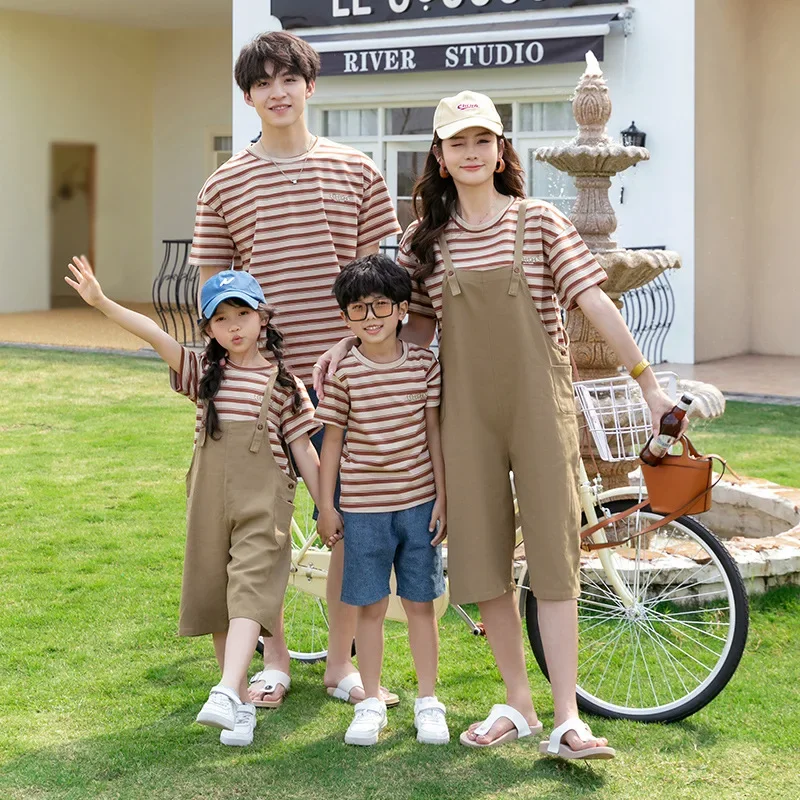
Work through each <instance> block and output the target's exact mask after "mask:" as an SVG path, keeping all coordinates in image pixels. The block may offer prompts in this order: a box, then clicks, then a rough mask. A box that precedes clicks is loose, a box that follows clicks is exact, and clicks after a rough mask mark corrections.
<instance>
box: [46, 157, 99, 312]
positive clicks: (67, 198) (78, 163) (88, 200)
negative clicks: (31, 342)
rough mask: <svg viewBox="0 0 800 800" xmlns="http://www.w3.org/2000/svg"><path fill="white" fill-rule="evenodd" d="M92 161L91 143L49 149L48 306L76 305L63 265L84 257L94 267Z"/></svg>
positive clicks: (76, 300) (74, 295) (79, 302)
mask: <svg viewBox="0 0 800 800" xmlns="http://www.w3.org/2000/svg"><path fill="white" fill-rule="evenodd" d="M95 159H96V147H95V145H93V144H53V145H52V146H51V149H50V307H51V308H63V307H65V306H72V305H80V304H81V299H80V298H79V297H78V296H77V295H76V294H75V292H74V291H73V290H72V289H71V288H70V287H69V286H67V284H66V283H65V282H64V276H65V275H66V274H67V264H68V263H69V262H70V261H71V260H72V256H74V255H76V254H85V255H87V256H88V257H89V260H90V261H91V262H92V264H93V265H94V231H95Z"/></svg>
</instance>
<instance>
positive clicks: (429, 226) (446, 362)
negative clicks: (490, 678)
mask: <svg viewBox="0 0 800 800" xmlns="http://www.w3.org/2000/svg"><path fill="white" fill-rule="evenodd" d="M524 198H525V192H524V183H523V175H522V168H521V166H520V162H519V158H518V156H517V154H516V153H515V152H514V149H513V147H512V145H511V143H510V142H509V141H508V139H506V138H505V136H503V124H502V121H501V119H500V116H499V114H498V113H497V110H496V109H495V107H494V104H493V103H492V101H491V100H490V99H489V98H488V97H486V96H485V95H482V94H477V93H474V92H461V93H460V94H458V95H456V96H455V97H448V98H445V99H443V100H442V101H441V102H440V103H439V105H438V107H437V109H436V114H435V116H434V137H433V143H432V145H431V150H430V153H429V155H428V159H427V162H426V164H425V168H424V171H423V174H422V176H421V177H420V179H419V181H418V182H417V185H416V186H415V187H414V192H413V200H414V207H415V209H416V213H417V216H418V219H417V221H416V222H414V223H412V224H411V225H410V226H409V227H408V229H407V230H406V232H405V234H404V236H403V239H402V242H401V245H400V252H399V255H398V261H399V263H400V264H402V265H403V266H405V267H406V268H407V269H408V270H409V271H410V272H411V273H412V276H413V278H414V280H415V288H416V291H415V293H414V295H413V297H412V301H411V304H410V306H409V312H410V313H409V319H408V322H407V324H406V325H405V327H404V330H403V334H402V338H405V339H407V340H409V341H413V342H416V343H417V344H420V345H423V346H427V345H428V344H429V343H430V341H431V339H432V338H433V335H434V333H435V331H436V329H437V327H438V331H439V335H440V359H441V363H442V391H443V399H442V410H441V417H442V444H443V449H444V460H445V476H446V481H445V483H446V492H447V499H448V511H449V519H448V541H449V545H448V574H449V580H450V595H451V600H452V601H453V602H456V603H468V602H475V603H478V605H479V607H480V611H481V619H482V621H483V622H484V624H485V626H486V632H487V636H488V638H489V643H490V645H491V647H492V651H493V653H494V656H495V660H496V661H497V666H498V668H499V671H500V674H501V676H502V678H503V681H504V682H505V686H506V696H507V702H506V703H505V704H501V705H496V706H494V708H493V709H492V710H491V712H490V713H489V715H488V716H487V718H486V719H485V720H483V721H482V722H478V723H475V724H473V725H471V726H470V728H469V729H468V730H467V731H464V732H463V733H462V734H461V743H462V744H464V745H467V746H470V747H490V746H494V745H498V744H502V743H503V742H506V741H509V740H513V739H522V738H525V737H529V736H532V735H533V734H536V733H539V732H540V731H541V730H542V725H541V723H539V721H538V718H537V715H536V711H535V710H534V707H533V703H532V700H531V694H530V687H529V684H528V675H527V671H526V668H525V658H524V652H523V646H522V630H521V625H520V618H519V613H518V610H517V606H516V603H515V599H514V591H513V589H514V582H513V578H512V559H513V549H514V539H515V535H514V528H515V525H514V509H513V500H512V494H511V486H510V482H509V475H508V473H509V469H510V470H512V471H513V473H514V482H515V486H516V493H517V498H518V502H519V508H520V515H521V519H522V528H523V532H524V538H525V548H526V553H527V559H528V567H529V570H530V575H531V589H532V591H533V592H534V594H535V595H536V598H537V601H538V607H539V628H540V631H541V633H542V641H543V644H544V648H545V653H546V657H547V664H548V668H549V670H548V671H549V673H550V678H551V687H552V692H553V701H554V705H555V729H554V730H553V732H552V735H551V737H550V740H549V741H547V742H542V743H541V744H540V748H539V749H540V750H541V751H542V752H546V753H549V754H551V755H556V756H560V757H562V758H569V759H572V758H611V757H613V756H614V755H615V752H614V750H613V749H612V748H610V747H608V746H607V745H608V743H607V741H606V740H605V739H602V738H597V737H595V736H593V735H592V732H591V731H590V730H589V728H588V726H587V725H585V724H584V723H583V722H581V720H580V719H579V718H578V708H577V703H576V697H575V687H576V681H577V656H578V633H577V597H578V596H579V594H580V583H579V566H580V562H579V552H580V551H579V539H578V534H577V532H578V529H579V520H580V507H579V503H578V496H577V474H578V458H579V450H578V435H577V426H576V420H575V408H574V402H573V390H572V383H571V377H570V376H571V369H570V362H569V356H568V351H567V345H568V342H567V338H566V333H565V331H564V330H563V327H562V325H561V307H565V308H571V307H574V306H576V305H577V306H579V307H580V308H581V310H582V311H583V312H584V314H585V315H586V317H587V318H588V319H589V321H590V322H591V323H592V324H593V325H594V326H595V327H596V328H597V329H598V330H599V331H600V333H601V334H602V335H603V336H604V337H605V338H606V339H607V340H608V342H609V343H610V345H611V346H612V348H613V349H614V351H615V352H616V353H617V355H618V356H619V357H620V359H621V360H622V362H623V363H624V364H625V365H626V366H627V367H628V368H629V369H630V371H631V375H632V376H633V377H638V380H639V383H640V385H641V387H642V391H643V393H644V396H645V399H646V401H647V404H648V406H649V408H650V410H651V412H652V416H653V422H654V425H655V426H656V427H658V423H659V421H660V419H661V416H662V415H663V414H664V413H665V412H666V411H668V410H669V409H670V408H671V407H672V403H671V401H670V400H669V398H668V397H667V396H666V395H665V394H664V393H663V392H662V391H661V390H660V388H659V387H658V384H657V382H656V379H655V377H654V376H653V373H652V371H651V370H650V369H649V368H648V362H646V361H645V360H644V359H643V358H642V354H641V352H640V351H639V348H638V347H637V346H636V343H635V342H634V340H633V337H632V336H631V334H630V332H629V331H628V329H627V328H626V326H625V323H624V322H623V320H622V317H621V315H620V314H619V312H618V311H617V309H616V308H615V307H614V305H613V303H612V302H611V301H610V300H609V299H608V297H607V296H606V295H605V294H604V293H603V292H602V290H601V289H600V288H599V284H600V283H602V282H603V281H604V280H605V273H604V272H603V270H602V268H601V267H600V266H599V265H598V263H597V261H596V260H595V259H594V257H593V256H592V254H591V253H590V252H589V250H588V248H587V247H586V245H585V244H584V242H583V240H582V239H581V238H580V236H579V235H578V233H577V231H576V230H575V228H574V227H573V226H572V224H571V223H570V221H569V220H568V219H567V218H566V217H565V216H564V215H563V214H561V213H560V212H559V211H558V210H557V209H556V208H554V207H553V206H551V205H550V204H548V203H545V202H542V201H538V200H526V199H524ZM349 344H350V342H349V341H348V340H345V341H344V342H342V343H340V344H339V345H337V346H336V348H334V349H333V350H332V351H330V352H329V353H328V354H326V356H325V357H323V359H322V360H321V361H320V363H321V366H325V367H327V368H328V372H330V370H331V369H332V368H334V367H335V364H336V363H338V358H340V357H341V354H342V352H345V349H346V347H347V346H348V345H349ZM329 360H332V363H331V364H330V366H328V361H329Z"/></svg>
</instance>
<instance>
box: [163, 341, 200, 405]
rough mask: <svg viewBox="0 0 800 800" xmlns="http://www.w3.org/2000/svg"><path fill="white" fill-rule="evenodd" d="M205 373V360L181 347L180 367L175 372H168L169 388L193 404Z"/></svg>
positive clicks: (172, 370) (171, 370)
mask: <svg viewBox="0 0 800 800" xmlns="http://www.w3.org/2000/svg"><path fill="white" fill-rule="evenodd" d="M204 373H205V359H203V357H202V356H201V355H199V354H198V353H195V352H194V351H193V350H187V349H186V348H185V347H181V365H180V369H179V370H178V371H177V372H176V371H175V370H174V369H170V371H169V383H170V386H171V387H172V388H173V389H174V390H175V391H176V392H177V393H178V394H182V395H185V396H186V397H188V398H189V399H190V400H192V401H193V402H195V403H196V402H197V394H198V392H199V389H200V379H201V378H202V377H203V374H204Z"/></svg>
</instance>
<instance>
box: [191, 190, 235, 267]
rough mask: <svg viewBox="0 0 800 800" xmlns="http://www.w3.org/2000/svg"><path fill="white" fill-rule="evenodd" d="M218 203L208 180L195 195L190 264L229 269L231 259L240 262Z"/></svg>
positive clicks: (232, 262)
mask: <svg viewBox="0 0 800 800" xmlns="http://www.w3.org/2000/svg"><path fill="white" fill-rule="evenodd" d="M212 177H213V176H212ZM221 206H222V204H221V202H220V199H219V196H218V195H216V196H214V194H213V190H212V189H211V188H210V186H209V183H206V185H205V186H204V187H203V188H202V190H201V191H200V195H199V196H198V198H197V212H196V214H195V219H194V234H193V236H192V249H191V251H190V252H189V263H190V264H191V265H192V266H195V267H213V268H214V269H231V267H232V266H233V265H234V261H236V262H238V261H239V259H238V255H237V252H236V245H235V244H234V241H233V238H232V237H231V233H230V230H229V229H228V223H227V222H226V221H225V218H224V217H223V215H222V207H221Z"/></svg>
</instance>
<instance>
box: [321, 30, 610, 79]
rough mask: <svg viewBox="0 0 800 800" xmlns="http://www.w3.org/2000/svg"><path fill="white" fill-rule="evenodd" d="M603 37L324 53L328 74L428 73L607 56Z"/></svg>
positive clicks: (324, 71)
mask: <svg viewBox="0 0 800 800" xmlns="http://www.w3.org/2000/svg"><path fill="white" fill-rule="evenodd" d="M603 44H604V40H603V37H602V36H579V37H577V36H576V37H572V38H568V39H541V40H537V39H526V40H522V41H512V42H486V43H484V44H452V45H432V46H425V47H397V48H385V49H378V50H345V51H342V52H339V53H323V54H322V73H323V74H324V75H366V74H375V73H393V72H426V71H437V70H449V69H472V68H474V67H478V68H487V67H521V66H530V65H533V64H560V63H565V62H569V61H582V60H583V58H584V57H585V55H586V51H587V50H593V51H594V53H595V55H596V56H597V57H598V58H600V59H602V57H603Z"/></svg>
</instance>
